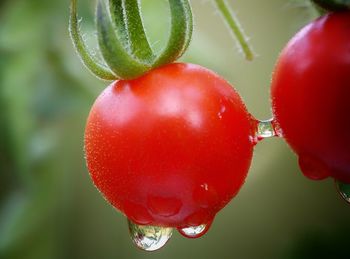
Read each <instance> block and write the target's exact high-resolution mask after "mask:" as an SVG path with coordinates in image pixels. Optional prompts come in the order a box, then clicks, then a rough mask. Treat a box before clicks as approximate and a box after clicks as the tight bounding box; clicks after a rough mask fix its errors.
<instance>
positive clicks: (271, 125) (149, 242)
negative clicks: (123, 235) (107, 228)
mask: <svg viewBox="0 0 350 259" xmlns="http://www.w3.org/2000/svg"><path fill="white" fill-rule="evenodd" d="M253 124H254V125H255V126H254V129H255V135H254V136H253V140H252V141H253V142H255V143H258V142H259V141H261V140H263V139H266V138H271V137H283V135H282V131H281V130H280V129H279V128H278V127H277V126H276V123H275V120H273V119H270V120H264V121H254V123H253ZM336 187H337V190H338V192H339V194H340V195H341V197H342V198H343V199H344V200H345V201H347V202H348V203H350V184H345V183H342V182H339V181H336ZM128 224H129V232H130V236H131V239H132V241H133V243H134V244H135V245H136V246H137V247H138V248H140V249H142V250H145V251H156V250H158V249H160V248H162V247H163V246H164V245H165V244H166V243H167V242H168V241H169V239H170V238H171V236H172V234H173V230H174V229H173V228H170V227H160V226H146V225H137V224H135V223H133V222H132V221H131V220H128ZM210 225H211V222H210V223H207V224H201V225H199V226H190V227H184V228H177V230H178V231H179V233H180V234H181V235H183V236H185V237H187V238H198V237H201V236H203V235H204V234H205V233H206V232H207V231H208V230H209V228H210Z"/></svg>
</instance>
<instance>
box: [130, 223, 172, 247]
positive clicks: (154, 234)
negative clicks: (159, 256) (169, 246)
mask: <svg viewBox="0 0 350 259" xmlns="http://www.w3.org/2000/svg"><path fill="white" fill-rule="evenodd" d="M128 224H129V232H130V236H131V239H132V241H133V242H134V244H135V245H136V246H137V247H138V248H140V249H142V250H145V251H155V250H158V249H160V248H162V247H163V246H164V245H165V244H166V242H168V240H169V239H170V238H171V236H172V234H173V229H172V228H164V227H157V226H141V225H137V224H135V223H133V222H132V221H131V220H128Z"/></svg>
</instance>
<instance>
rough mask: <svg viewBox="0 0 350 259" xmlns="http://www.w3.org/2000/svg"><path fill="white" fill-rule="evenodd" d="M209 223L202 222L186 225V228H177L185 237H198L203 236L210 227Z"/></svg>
mask: <svg viewBox="0 0 350 259" xmlns="http://www.w3.org/2000/svg"><path fill="white" fill-rule="evenodd" d="M210 225H211V223H209V224H202V225H199V226H195V227H186V228H179V229H178V231H179V232H180V234H181V235H183V236H185V237H187V238H198V237H201V236H203V235H204V234H205V233H207V231H208V230H209V228H210Z"/></svg>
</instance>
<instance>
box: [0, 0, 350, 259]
mask: <svg viewBox="0 0 350 259" xmlns="http://www.w3.org/2000/svg"><path fill="white" fill-rule="evenodd" d="M229 2H230V4H231V5H232V7H233V8H234V9H235V11H236V12H237V15H238V17H239V18H240V20H241V23H242V25H243V26H244V28H245V31H246V33H247V34H248V35H249V36H250V38H251V40H250V42H251V44H252V45H253V46H254V49H255V51H256V53H257V54H258V57H257V58H256V59H255V60H254V61H253V62H246V61H245V60H244V59H243V56H242V55H241V54H240V53H239V52H238V50H237V48H236V43H235V42H234V41H233V40H232V38H231V37H230V34H229V33H228V31H227V29H226V27H225V25H224V24H223V22H222V20H221V18H220V16H219V15H218V12H217V11H216V10H215V9H214V8H213V4H212V3H211V1H210V0H192V5H193V11H194V15H195V31H194V38H193V42H192V44H191V46H190V49H189V51H188V52H187V54H186V55H185V56H184V57H183V58H182V59H181V60H183V61H187V62H193V63H198V64H201V65H203V66H206V67H208V68H210V69H212V70H214V71H216V72H217V73H219V74H221V75H222V76H224V77H225V78H226V79H227V80H229V81H230V82H231V83H233V84H234V85H235V87H236V89H237V90H238V91H239V92H240V94H241V95H242V97H243V98H244V100H245V101H246V104H247V106H248V108H249V110H250V112H251V113H252V114H253V115H254V116H256V117H257V118H259V119H267V118H269V117H270V116H271V114H270V104H269V82H270V76H271V72H272V70H273V66H274V63H275V60H276V58H277V56H278V53H279V52H280V50H281V49H282V47H283V45H284V44H285V43H286V42H287V41H288V39H289V38H290V37H291V36H292V35H293V34H294V33H295V32H296V31H297V30H298V29H299V28H300V27H301V26H303V25H304V24H306V23H307V22H308V21H310V20H311V19H312V18H313V17H315V15H316V13H315V11H314V10H313V9H312V8H311V7H310V6H309V3H308V2H307V0H299V1H287V0H264V1H261V0H237V1H233V0H229ZM94 5H95V0H85V1H83V0H81V1H80V4H79V14H80V16H82V17H84V19H83V24H82V29H83V30H84V31H85V32H86V38H87V40H88V42H89V45H90V46H91V48H95V46H96V40H95V39H94V35H95V34H94V23H93V13H94ZM68 6H69V3H68V0H64V1H62V0H61V1H54V0H50V1H49V0H2V1H0V258H1V259H3V258H4V259H12V258H25V259H41V258H43V259H51V258H53V259H55V258H67V259H70V258H72V259H73V258H92V259H94V258H106V259H109V258H130V259H134V258H135V259H136V258H169V259H171V258H183V259H187V258H201V259H206V258H350V252H349V251H348V248H349V240H350V235H349V233H350V220H349V219H350V207H349V205H347V204H346V203H345V202H344V201H342V200H341V199H340V197H339V196H338V194H337V193H336V191H335V188H334V184H333V182H332V181H331V180H326V181H323V182H313V181H309V180H307V179H306V178H304V177H303V176H302V174H301V173H300V170H299V169H298V166H297V159H296V156H295V155H294V154H293V153H292V152H291V151H290V150H289V148H288V147H287V145H286V144H285V143H284V142H283V140H281V139H268V140H265V141H263V142H262V143H260V144H259V145H258V146H257V147H256V150H255V154H254V161H253V164H252V167H251V170H250V173H249V176H248V179H247V181H246V184H245V185H244V186H243V188H242V189H241V191H240V193H239V195H238V196H237V197H236V198H235V199H234V200H233V201H232V202H231V203H230V204H229V205H228V206H227V207H226V208H224V209H223V210H222V211H221V212H220V213H219V214H218V215H217V217H216V220H215V222H214V224H213V225H212V228H211V230H210V231H209V232H208V233H207V234H206V235H205V236H204V237H202V238H200V239H196V240H189V239H185V238H183V237H182V236H180V235H179V234H176V233H175V235H174V236H173V238H172V240H171V241H170V242H169V243H168V245H167V246H166V247H165V248H164V249H161V250H160V251H157V252H155V253H151V254H150V253H147V252H143V251H140V250H138V249H136V248H135V247H134V246H133V244H132V243H131V241H130V239H129V236H128V229H127V225H126V220H125V218H124V217H123V216H122V215H121V214H120V213H118V212H116V211H115V210H114V209H113V208H112V207H111V206H110V205H109V204H108V203H107V202H106V201H105V200H104V199H103V198H102V196H101V195H100V194H99V192H98V191H97V190H96V189H95V188H94V186H93V184H92V182H91V181H90V178H89V175H88V172H87V169H86V166H85V161H84V153H83V133H84V123H85V119H86V117H87V115H88V112H89V108H90V107H91V105H92V103H93V101H94V99H95V98H96V97H97V95H98V94H99V92H101V90H102V89H103V88H104V87H105V86H106V83H105V82H101V81H99V80H97V79H96V78H95V77H93V76H92V75H91V74H89V73H88V72H87V71H86V70H85V69H84V67H83V66H82V65H81V64H80V61H79V59H78V57H77V55H76V54H75V52H74V49H73V47H72V44H71V42H70V39H69V36H68V30H67V27H68ZM142 7H143V10H144V17H145V22H146V27H147V29H148V32H149V35H150V37H151V39H152V42H153V46H154V47H155V48H156V49H161V47H162V46H163V45H164V44H165V42H166V36H167V31H168V25H169V23H168V20H167V18H168V17H167V16H168V12H167V2H166V1H165V0H152V1H151V0H143V1H142Z"/></svg>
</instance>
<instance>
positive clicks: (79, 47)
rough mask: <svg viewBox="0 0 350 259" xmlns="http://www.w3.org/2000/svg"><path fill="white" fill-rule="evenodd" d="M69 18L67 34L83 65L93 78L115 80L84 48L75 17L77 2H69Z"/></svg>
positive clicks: (72, 0)
mask: <svg viewBox="0 0 350 259" xmlns="http://www.w3.org/2000/svg"><path fill="white" fill-rule="evenodd" d="M70 4H71V5H70V16H69V33H70V36H71V38H72V41H73V43H74V46H75V49H76V51H77V52H78V55H79V57H80V59H81V60H82V62H83V64H84V65H85V66H86V67H87V68H88V70H90V71H91V73H93V74H94V75H95V76H97V77H98V78H101V79H103V80H107V81H110V80H116V79H118V77H117V76H116V75H114V74H113V73H112V72H111V71H110V70H109V69H108V68H107V67H106V66H104V65H102V64H100V63H99V62H98V61H97V60H96V59H95V58H94V57H93V56H92V55H91V54H90V53H89V50H88V48H87V47H86V45H85V43H84V40H83V38H82V36H81V34H80V31H79V25H78V17H77V0H71V2H70Z"/></svg>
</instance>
